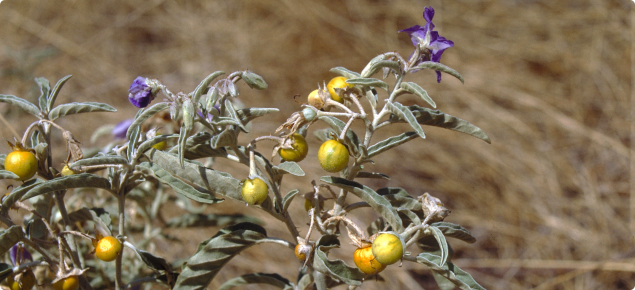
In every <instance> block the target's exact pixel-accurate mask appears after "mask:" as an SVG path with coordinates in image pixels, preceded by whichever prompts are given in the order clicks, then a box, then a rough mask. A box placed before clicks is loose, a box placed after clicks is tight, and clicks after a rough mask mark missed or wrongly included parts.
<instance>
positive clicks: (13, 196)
mask: <svg viewBox="0 0 635 290" xmlns="http://www.w3.org/2000/svg"><path fill="white" fill-rule="evenodd" d="M42 182H43V180H42V179H31V180H29V181H27V182H25V183H23V184H22V185H20V186H18V187H16V188H14V189H13V191H11V193H9V195H7V196H6V197H4V198H3V199H2V213H3V214H6V213H7V211H8V210H9V208H11V206H12V205H13V204H14V203H15V202H16V201H20V200H21V199H22V196H24V195H25V194H26V193H27V192H28V191H29V190H31V189H32V188H34V187H36V186H37V185H39V184H41V183H42Z"/></svg>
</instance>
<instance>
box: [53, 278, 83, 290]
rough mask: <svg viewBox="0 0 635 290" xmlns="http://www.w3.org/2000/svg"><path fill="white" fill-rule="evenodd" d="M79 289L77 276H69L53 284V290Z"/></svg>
mask: <svg viewBox="0 0 635 290" xmlns="http://www.w3.org/2000/svg"><path fill="white" fill-rule="evenodd" d="M78 288H79V279H77V276H68V277H66V278H64V279H62V280H58V281H57V282H55V283H53V289H55V290H77V289H78Z"/></svg>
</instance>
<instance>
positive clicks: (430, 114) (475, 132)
mask: <svg viewBox="0 0 635 290" xmlns="http://www.w3.org/2000/svg"><path fill="white" fill-rule="evenodd" d="M406 108H407V109H408V110H410V111H411V112H412V114H413V115H414V116H415V118H416V119H417V122H418V123H419V124H421V125H428V126H436V127H441V128H446V129H450V130H454V131H458V132H462V133H465V134H469V135H472V136H474V137H476V138H479V139H481V140H483V141H485V142H487V143H492V141H491V140H490V139H489V137H487V135H486V134H485V132H483V130H481V128H479V127H476V126H474V125H472V124H471V123H470V122H468V121H465V120H462V119H459V118H457V117H454V116H452V115H448V114H445V113H443V112H441V111H439V110H432V109H428V108H424V107H419V106H416V105H415V106H408V107H406ZM390 121H391V122H404V121H405V120H404V119H403V118H402V117H401V116H397V115H393V116H391V117H390Z"/></svg>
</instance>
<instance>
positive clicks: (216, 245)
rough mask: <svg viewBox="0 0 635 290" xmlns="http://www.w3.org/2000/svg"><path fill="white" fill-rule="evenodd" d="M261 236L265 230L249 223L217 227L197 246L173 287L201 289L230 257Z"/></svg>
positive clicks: (190, 289)
mask: <svg viewBox="0 0 635 290" xmlns="http://www.w3.org/2000/svg"><path fill="white" fill-rule="evenodd" d="M265 238H267V232H266V231H265V229H264V228H263V227H261V226H259V225H256V224H252V223H240V224H237V225H233V226H229V227H226V228H224V229H222V230H220V231H219V232H218V233H217V234H216V235H214V236H213V237H212V238H210V239H208V240H206V241H204V242H202V243H201V244H200V245H199V247H198V250H197V251H196V254H194V256H192V257H191V258H190V259H189V260H188V261H187V263H186V264H185V265H184V266H183V270H182V271H181V274H180V275H179V277H178V279H177V280H176V285H175V286H174V288H173V289H183V290H194V289H201V290H202V289H205V288H206V287H207V285H209V283H210V282H211V281H212V279H214V277H215V276H216V274H218V272H219V271H220V270H221V269H222V268H223V266H225V264H227V263H228V262H229V261H230V260H231V259H232V258H233V257H235V256H236V255H238V254H240V253H241V252H242V251H243V250H245V249H247V248H249V247H251V246H253V245H254V244H255V243H257V242H258V241H260V240H262V239H265Z"/></svg>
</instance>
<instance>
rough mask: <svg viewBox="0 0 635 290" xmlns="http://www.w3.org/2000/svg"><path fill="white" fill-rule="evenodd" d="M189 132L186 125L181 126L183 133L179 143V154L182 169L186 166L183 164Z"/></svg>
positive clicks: (180, 134)
mask: <svg viewBox="0 0 635 290" xmlns="http://www.w3.org/2000/svg"><path fill="white" fill-rule="evenodd" d="M188 132H189V130H187V128H185V125H183V126H181V131H180V132H179V141H178V143H177V148H178V153H179V164H180V165H181V168H183V167H184V166H185V164H184V163H183V162H184V161H183V159H184V157H185V156H184V155H185V141H187V133H188Z"/></svg>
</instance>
